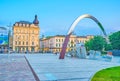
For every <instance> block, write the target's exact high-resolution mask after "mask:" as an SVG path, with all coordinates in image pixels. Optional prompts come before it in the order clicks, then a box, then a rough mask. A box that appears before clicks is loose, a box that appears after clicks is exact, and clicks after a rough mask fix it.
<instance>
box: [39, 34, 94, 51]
mask: <svg viewBox="0 0 120 81" xmlns="http://www.w3.org/2000/svg"><path fill="white" fill-rule="evenodd" d="M91 38H93V36H91V35H89V36H76V35H71V36H70V39H69V42H68V46H67V49H66V51H67V52H68V51H70V50H71V49H72V47H75V46H76V43H80V42H83V43H85V42H86V41H88V40H89V39H91ZM64 39H65V36H64V35H56V36H52V37H48V38H44V39H41V41H40V45H41V46H40V48H41V51H44V52H53V53H56V52H60V51H61V48H62V45H63V42H64Z"/></svg>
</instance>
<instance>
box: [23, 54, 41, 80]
mask: <svg viewBox="0 0 120 81" xmlns="http://www.w3.org/2000/svg"><path fill="white" fill-rule="evenodd" d="M24 57H25V60H26V61H27V64H28V66H29V67H30V69H31V71H32V73H33V75H34V78H35V80H36V81H40V79H39V78H38V76H37V74H36V73H35V71H34V70H33V68H32V66H31V65H30V63H29V61H28V59H27V58H26V56H24Z"/></svg>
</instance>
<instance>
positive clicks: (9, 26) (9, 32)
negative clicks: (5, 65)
mask: <svg viewBox="0 0 120 81" xmlns="http://www.w3.org/2000/svg"><path fill="white" fill-rule="evenodd" d="M7 27H8V53H10V36H11V31H10V30H11V29H10V28H11V23H10V24H9V25H8V26H7Z"/></svg>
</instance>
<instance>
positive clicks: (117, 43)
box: [109, 31, 120, 50]
mask: <svg viewBox="0 0 120 81" xmlns="http://www.w3.org/2000/svg"><path fill="white" fill-rule="evenodd" d="M109 39H110V43H111V45H112V47H113V49H117V50H120V31H118V32H115V33H113V34H112V35H110V36H109Z"/></svg>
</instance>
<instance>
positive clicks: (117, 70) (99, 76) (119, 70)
mask: <svg viewBox="0 0 120 81" xmlns="http://www.w3.org/2000/svg"><path fill="white" fill-rule="evenodd" d="M91 81H120V66H117V67H111V68H106V69H103V70H100V71H98V72H97V73H96V74H95V75H94V76H93V78H92V80H91Z"/></svg>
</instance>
